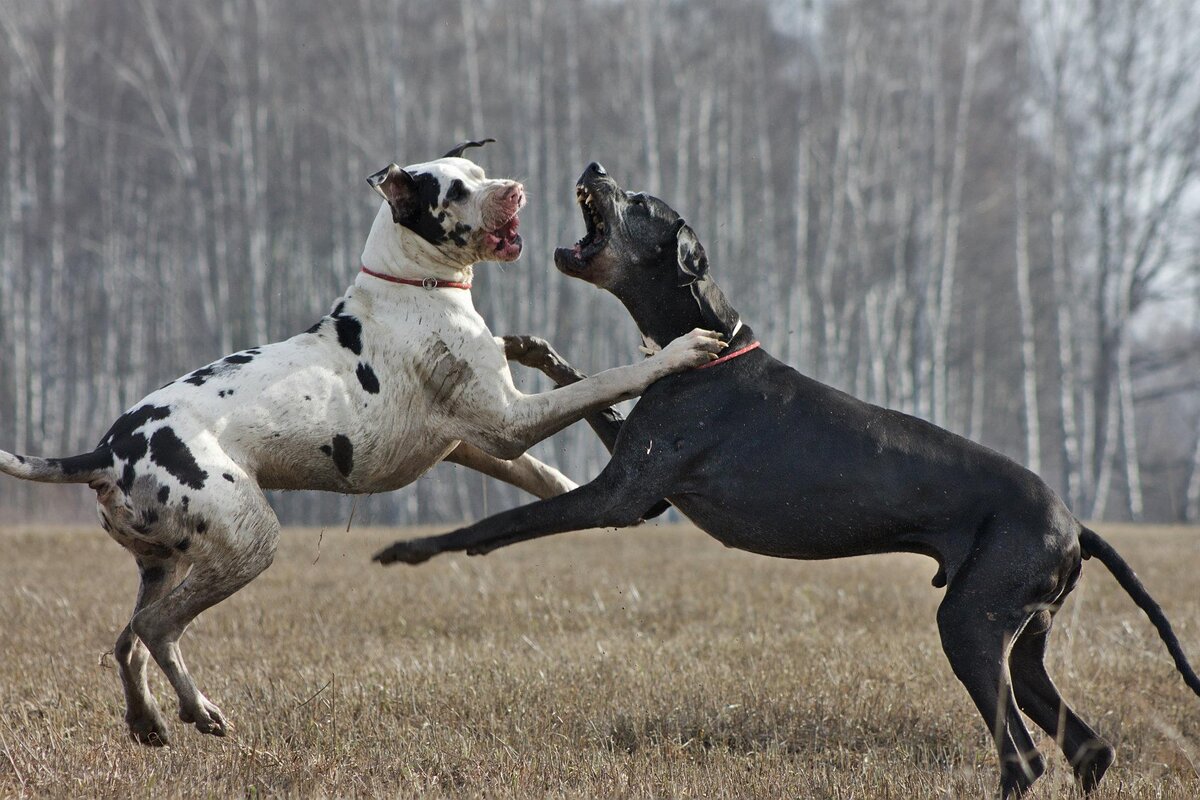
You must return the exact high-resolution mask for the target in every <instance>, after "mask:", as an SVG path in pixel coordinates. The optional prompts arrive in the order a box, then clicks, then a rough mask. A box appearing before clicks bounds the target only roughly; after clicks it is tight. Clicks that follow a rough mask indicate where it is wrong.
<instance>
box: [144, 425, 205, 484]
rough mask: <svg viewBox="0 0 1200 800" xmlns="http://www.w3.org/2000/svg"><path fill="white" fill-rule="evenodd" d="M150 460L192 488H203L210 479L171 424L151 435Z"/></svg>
mask: <svg viewBox="0 0 1200 800" xmlns="http://www.w3.org/2000/svg"><path fill="white" fill-rule="evenodd" d="M150 460H151V461H153V462H154V463H155V464H157V465H158V466H160V467H162V468H163V469H165V470H166V471H167V472H169V473H170V474H171V475H172V476H173V477H174V478H175V480H177V481H179V482H180V483H182V484H183V485H184V486H187V487H189V488H192V489H203V488H204V482H205V480H207V479H208V473H207V472H205V471H204V470H202V469H200V465H199V464H197V463H196V457H195V456H193V455H192V451H191V450H189V449H188V448H187V445H185V444H184V443H183V440H182V439H180V438H179V437H178V436H176V435H175V431H174V430H172V429H171V428H170V426H163V427H161V428H159V429H158V430H156V431H155V432H154V435H153V436H151V437H150Z"/></svg>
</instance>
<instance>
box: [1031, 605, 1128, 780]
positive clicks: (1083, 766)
mask: <svg viewBox="0 0 1200 800" xmlns="http://www.w3.org/2000/svg"><path fill="white" fill-rule="evenodd" d="M1053 619H1054V617H1053V611H1050V610H1045V611H1040V612H1038V613H1037V614H1036V615H1035V616H1034V618H1033V619H1032V620H1030V621H1029V624H1028V625H1026V626H1025V630H1024V631H1022V632H1021V635H1020V636H1019V637H1017V640H1016V641H1015V642H1013V647H1012V653H1011V654H1010V655H1009V665H1010V667H1011V669H1012V679H1013V689H1014V690H1015V691H1016V695H1017V703H1018V704H1019V705H1020V706H1021V710H1022V711H1024V712H1025V713H1026V714H1028V715H1029V718H1030V719H1032V720H1033V721H1034V722H1035V723H1036V724H1037V726H1038V727H1039V728H1041V729H1042V730H1044V731H1045V732H1046V733H1048V734H1049V735H1051V736H1053V737H1054V740H1055V741H1056V742H1057V743H1058V745H1059V747H1061V748H1062V751H1063V753H1064V754H1065V755H1066V757H1067V760H1068V761H1070V762H1071V767H1072V768H1073V769H1074V770H1075V778H1076V780H1078V781H1079V785H1080V787H1081V788H1082V789H1083V791H1084V792H1091V791H1092V790H1093V789H1094V788H1095V787H1096V784H1097V783H1099V782H1100V779H1101V778H1102V777H1104V773H1105V771H1107V770H1108V768H1109V767H1110V766H1111V765H1112V763H1113V759H1114V757H1115V753H1114V751H1113V748H1112V746H1111V745H1109V743H1108V742H1106V741H1104V739H1102V738H1101V737H1100V735H1099V734H1097V733H1096V732H1095V731H1094V730H1092V728H1091V727H1090V726H1089V725H1088V724H1087V723H1086V722H1084V721H1083V720H1082V719H1080V718H1079V716H1078V715H1077V714H1076V713H1075V712H1074V711H1073V710H1072V709H1071V707H1070V706H1069V705H1067V704H1066V703H1065V702H1064V701H1063V699H1062V696H1061V695H1060V694H1059V693H1058V687H1056V686H1055V685H1054V681H1052V680H1051V679H1050V676H1049V675H1048V674H1046V666H1045V663H1044V658H1045V655H1046V640H1047V639H1048V638H1049V635H1050V625H1051V624H1052V622H1053Z"/></svg>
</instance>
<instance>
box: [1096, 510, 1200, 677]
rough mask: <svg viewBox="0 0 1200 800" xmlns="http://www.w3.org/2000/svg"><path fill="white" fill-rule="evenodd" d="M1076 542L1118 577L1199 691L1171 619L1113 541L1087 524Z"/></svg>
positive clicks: (1194, 675) (1181, 670) (1178, 668)
mask: <svg viewBox="0 0 1200 800" xmlns="http://www.w3.org/2000/svg"><path fill="white" fill-rule="evenodd" d="M1081 527H1082V526H1081ZM1079 544H1080V546H1081V547H1082V550H1083V557H1084V558H1091V557H1092V556H1095V557H1096V558H1098V559H1099V560H1100V563H1101V564H1103V565H1104V566H1106V567H1108V571H1109V572H1111V573H1112V575H1113V577H1114V578H1116V579H1117V583H1119V584H1121V588H1122V589H1124V590H1125V591H1126V592H1128V593H1129V596H1130V597H1132V598H1133V602H1135V603H1137V605H1138V608H1140V609H1142V611H1145V612H1146V616H1147V617H1149V618H1150V621H1151V622H1152V623H1154V627H1155V628H1157V629H1158V635H1159V636H1161V637H1162V640H1163V642H1164V643H1166V645H1167V650H1168V652H1170V654H1171V658H1173V659H1175V668H1176V669H1177V670H1179V674H1180V675H1182V676H1183V680H1184V683H1186V684H1187V685H1188V687H1189V688H1190V689H1191V690H1192V691H1193V692H1195V693H1196V694H1198V695H1200V677H1197V675H1196V671H1195V670H1194V669H1192V665H1191V664H1189V663H1188V660H1187V656H1186V655H1184V652H1183V648H1182V647H1180V645H1179V639H1178V638H1177V637H1176V636H1175V631H1174V630H1172V629H1171V623H1170V622H1168V621H1167V615H1166V614H1164V613H1163V610H1162V606H1160V605H1159V604H1158V603H1156V602H1155V601H1154V598H1153V597H1151V596H1150V592H1148V591H1146V587H1145V586H1143V585H1142V582H1141V581H1140V580H1139V579H1138V576H1137V574H1136V573H1134V571H1133V569H1132V568H1131V567H1130V566H1129V564H1127V563H1125V559H1123V558H1121V556H1120V554H1119V553H1117V551H1116V550H1114V549H1113V548H1112V545H1110V544H1109V543H1108V542H1106V541H1104V540H1103V539H1101V538H1100V534H1098V533H1096V532H1095V531H1093V530H1090V529H1088V528H1083V532H1082V533H1080V534H1079Z"/></svg>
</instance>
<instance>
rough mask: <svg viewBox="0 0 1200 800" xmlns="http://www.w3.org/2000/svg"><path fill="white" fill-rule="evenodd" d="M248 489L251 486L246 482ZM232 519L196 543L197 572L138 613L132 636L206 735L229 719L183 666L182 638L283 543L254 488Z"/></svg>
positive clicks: (242, 496)
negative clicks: (201, 613)
mask: <svg viewBox="0 0 1200 800" xmlns="http://www.w3.org/2000/svg"><path fill="white" fill-rule="evenodd" d="M243 486H246V487H249V486H250V484H249V483H248V482H247V483H245V484H243ZM230 507H231V508H236V509H237V512H236V515H234V516H233V517H232V518H231V519H228V520H222V519H219V518H215V517H210V518H209V519H210V520H211V521H210V524H209V525H208V527H207V529H206V531H205V533H204V534H203V535H204V536H205V537H206V541H205V542H204V543H203V544H201V543H196V542H195V541H194V543H193V544H192V546H191V548H190V549H189V551H188V557H189V559H190V560H191V561H192V571H191V572H190V573H189V574H188V576H187V577H186V578H184V579H183V582H182V583H180V584H179V585H178V586H176V587H175V588H174V589H172V590H171V592H170V593H169V594H167V595H166V597H163V598H162V599H161V600H159V601H158V602H156V603H153V604H151V605H149V606H147V607H146V608H144V609H142V610H141V611H140V612H138V614H137V616H135V617H134V619H133V623H132V625H133V631H134V633H136V634H137V635H138V636H139V637H140V638H141V640H142V641H143V642H145V643H146V647H148V648H149V649H150V654H151V655H152V656H154V660H155V661H156V662H157V663H158V666H159V667H160V668H161V669H162V671H163V673H164V674H165V675H166V676H167V680H169V681H170V682H171V686H173V687H174V688H175V693H176V694H178V695H179V718H180V719H181V720H183V721H184V722H188V723H192V724H194V725H195V726H196V729H197V730H198V731H200V732H201V733H211V734H213V735H215V736H224V735H225V733H226V730H227V728H228V723H227V722H226V721H225V716H224V714H222V713H221V710H220V709H219V708H217V706H216V705H214V704H213V703H212V702H210V701H209V699H208V698H207V697H205V696H204V695H203V694H202V693H201V692H200V690H199V689H198V688H197V687H196V683H195V681H194V680H192V676H191V674H190V673H189V672H188V669H187V666H186V665H185V664H184V663H183V656H182V654H181V652H180V649H179V638H180V637H181V636H183V633H184V631H185V630H187V626H188V625H189V624H190V623H191V621H192V620H193V619H195V618H196V616H197V615H198V614H199V613H200V612H202V611H204V610H205V609H207V608H211V607H212V606H214V605H216V604H217V603H219V602H221V601H222V600H224V599H225V598H227V597H229V596H230V595H232V594H233V593H234V592H236V591H237V590H238V589H241V588H242V587H243V586H245V585H246V584H248V583H249V582H250V581H252V580H254V578H255V577H257V576H258V575H259V574H260V573H261V572H262V571H263V570H265V569H266V568H267V567H269V566H270V565H271V562H272V561H273V560H274V557H275V548H276V545H277V544H278V542H279V520H278V519H277V518H276V516H275V513H274V512H273V511H272V510H271V507H270V505H269V504H268V503H267V500H266V498H265V497H264V496H263V495H262V493H261V492H260V491H259V490H258V487H256V486H255V487H253V489H251V490H248V491H247V490H244V491H242V492H241V493H239V497H238V500H237V502H236V503H230Z"/></svg>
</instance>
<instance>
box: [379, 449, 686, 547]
mask: <svg viewBox="0 0 1200 800" xmlns="http://www.w3.org/2000/svg"><path fill="white" fill-rule="evenodd" d="M617 472H618V470H616V469H614V467H613V462H610V463H609V466H608V467H607V468H605V470H604V472H602V473H600V476H599V477H597V478H596V480H594V481H592V482H591V483H589V484H586V485H584V486H580V487H579V488H578V489H575V490H573V491H570V492H567V493H566V494H560V495H558V496H557V497H551V498H549V499H548V500H541V501H539V502H536V503H530V504H529V505H526V506H521V507H520V508H514V509H511V510H509V511H504V512H502V513H500V514H496V515H495V516H492V517H488V518H487V519H484V520H480V521H479V522H477V523H475V524H474V525H469V526H468V527H466V528H460V529H459V530H456V531H452V532H450V533H445V534H442V535H441V536H427V537H425V538H422V539H410V540H408V541H401V542H395V543H394V544H392V545H391V546H389V547H387V548H385V549H384V550H381V551H380V552H379V553H377V554H376V555H375V558H374V560H375V561H378V562H379V563H381V564H392V563H395V562H397V561H403V562H404V563H406V564H420V563H421V562H423V561H426V560H428V559H430V558H432V557H433V556H435V555H437V554H438V553H446V552H451V551H463V550H465V551H466V552H467V553H468V554H469V555H482V554H484V553H490V552H491V551H493V550H495V549H497V548H500V547H506V546H508V545H510V544H516V543H517V542H524V541H527V540H529V539H536V538H538V537H541V536H549V535H551V534H554V533H564V532H566V531H578V530H584V529H586V528H624V527H627V526H629V525H634V524H636V523H637V522H639V521H640V520H641V519H642V512H643V511H644V510H645V509H646V508H647V507H649V505H650V504H651V503H652V502H654V498H657V497H662V494H663V493H662V492H661V491H658V490H656V489H655V488H654V487H653V486H647V485H646V484H645V482H642V481H637V480H633V479H631V478H630V477H629V476H628V473H624V474H622V475H618V474H617Z"/></svg>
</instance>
